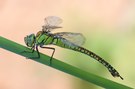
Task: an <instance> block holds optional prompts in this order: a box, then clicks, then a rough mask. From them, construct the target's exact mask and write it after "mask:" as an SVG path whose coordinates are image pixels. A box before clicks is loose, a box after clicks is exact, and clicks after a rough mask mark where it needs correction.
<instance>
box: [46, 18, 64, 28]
mask: <svg viewBox="0 0 135 89" xmlns="http://www.w3.org/2000/svg"><path fill="white" fill-rule="evenodd" d="M60 23H62V19H61V18H59V17H57V16H48V17H46V18H45V25H47V26H48V25H49V26H58V25H59V24H60Z"/></svg>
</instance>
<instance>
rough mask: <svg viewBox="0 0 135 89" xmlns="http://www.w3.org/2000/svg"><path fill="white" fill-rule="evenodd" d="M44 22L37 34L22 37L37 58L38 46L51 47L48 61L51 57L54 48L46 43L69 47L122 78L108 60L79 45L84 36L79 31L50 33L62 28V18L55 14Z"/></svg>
mask: <svg viewBox="0 0 135 89" xmlns="http://www.w3.org/2000/svg"><path fill="white" fill-rule="evenodd" d="M44 21H45V24H44V25H43V26H42V31H39V32H37V34H36V35H35V34H30V35H28V36H26V37H25V38H24V41H25V43H26V45H27V46H28V47H30V48H31V49H32V51H31V52H32V53H33V52H34V50H35V49H36V51H37V54H38V56H37V58H40V54H39V51H38V47H39V46H40V47H41V48H46V49H52V50H53V53H52V56H51V58H50V63H51V60H52V57H53V55H54V52H55V48H52V47H45V46H46V45H56V46H59V47H62V48H67V49H71V50H74V51H77V52H81V53H83V54H86V55H88V56H90V57H92V58H94V59H95V60H97V61H98V62H100V63H101V64H103V65H104V66H105V67H106V68H107V69H108V70H109V72H110V73H111V75H112V76H113V77H120V78H121V79H122V80H123V78H122V77H121V76H120V74H119V73H118V72H117V70H116V69H114V68H113V67H112V66H111V65H110V64H109V63H108V62H106V61H105V60H104V59H103V58H101V57H100V56H98V55H96V54H95V53H93V52H91V51H89V50H87V49H85V48H83V47H81V45H83V44H84V42H85V38H84V36H83V35H82V34H81V33H72V32H58V33H51V31H53V30H54V29H58V28H62V27H61V26H59V24H60V23H62V19H61V18H59V17H56V16H48V17H46V18H45V19H44Z"/></svg>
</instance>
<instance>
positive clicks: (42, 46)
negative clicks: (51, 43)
mask: <svg viewBox="0 0 135 89" xmlns="http://www.w3.org/2000/svg"><path fill="white" fill-rule="evenodd" d="M40 47H41V48H46V49H52V50H53V53H52V55H51V58H50V65H51V64H52V58H53V55H54V53H55V48H52V47H43V46H40Z"/></svg>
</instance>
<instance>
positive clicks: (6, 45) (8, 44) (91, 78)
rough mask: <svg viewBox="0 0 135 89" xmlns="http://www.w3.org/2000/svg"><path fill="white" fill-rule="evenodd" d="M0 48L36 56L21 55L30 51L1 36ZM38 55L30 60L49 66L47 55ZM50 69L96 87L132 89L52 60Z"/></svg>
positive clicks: (35, 54)
mask: <svg viewBox="0 0 135 89" xmlns="http://www.w3.org/2000/svg"><path fill="white" fill-rule="evenodd" d="M0 47H1V48H3V49H6V50H8V51H11V52H14V53H16V54H19V55H21V56H24V57H34V56H37V53H36V51H35V52H34V53H33V54H32V53H22V52H23V51H24V50H25V51H26V50H30V49H28V48H27V47H25V46H23V45H20V44H18V43H16V42H13V41H10V40H8V39H6V38H3V37H1V36H0ZM40 55H41V57H40V58H39V59H32V60H34V61H37V62H39V63H42V64H45V65H48V66H49V63H50V57H49V56H47V55H44V54H42V53H40ZM50 67H53V68H55V69H58V70H61V71H63V72H65V73H68V74H71V75H73V76H76V77H78V78H80V79H83V80H86V81H88V82H90V83H93V84H95V85H98V86H101V87H104V88H107V89H133V88H130V87H128V86H125V85H122V84H119V83H116V82H113V81H111V80H108V79H105V78H102V77H99V76H97V75H94V74H91V73H89V72H86V71H83V70H81V69H79V68H76V67H74V66H72V65H69V64H66V63H64V62H61V61H59V60H57V59H54V58H53V60H52V65H51V66H50Z"/></svg>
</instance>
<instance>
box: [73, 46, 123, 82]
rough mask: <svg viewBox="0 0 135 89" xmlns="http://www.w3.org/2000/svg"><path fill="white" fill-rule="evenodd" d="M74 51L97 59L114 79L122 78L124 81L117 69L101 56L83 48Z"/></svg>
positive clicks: (76, 48) (75, 48)
mask: <svg viewBox="0 0 135 89" xmlns="http://www.w3.org/2000/svg"><path fill="white" fill-rule="evenodd" d="M72 50H75V51H78V52H81V53H84V54H86V55H88V56H90V57H92V58H94V59H96V60H97V61H98V62H100V63H101V64H103V65H104V66H105V67H106V68H107V69H108V70H109V72H110V73H111V74H112V76H113V77H120V78H121V79H122V80H123V78H122V77H121V76H120V74H119V73H118V72H117V70H116V69H114V68H113V67H112V66H111V65H110V64H109V63H108V62H106V61H105V60H104V59H102V58H101V57H100V56H98V55H96V54H95V53H93V52H91V51H89V50H87V49H85V48H83V47H80V46H78V47H74V48H72Z"/></svg>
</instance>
